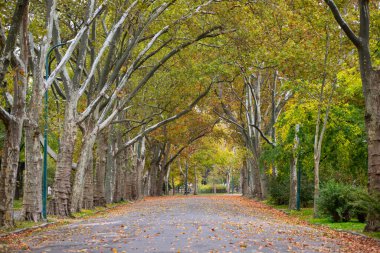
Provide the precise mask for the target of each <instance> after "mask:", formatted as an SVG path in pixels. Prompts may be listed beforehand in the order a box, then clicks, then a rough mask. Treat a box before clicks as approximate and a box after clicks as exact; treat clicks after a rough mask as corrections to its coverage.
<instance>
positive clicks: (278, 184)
mask: <svg viewBox="0 0 380 253" xmlns="http://www.w3.org/2000/svg"><path fill="white" fill-rule="evenodd" d="M289 181H290V180H289V177H288V176H280V175H279V176H277V177H271V178H270V181H269V195H270V202H271V203H272V204H274V205H288V203H289V194H290V187H289Z"/></svg>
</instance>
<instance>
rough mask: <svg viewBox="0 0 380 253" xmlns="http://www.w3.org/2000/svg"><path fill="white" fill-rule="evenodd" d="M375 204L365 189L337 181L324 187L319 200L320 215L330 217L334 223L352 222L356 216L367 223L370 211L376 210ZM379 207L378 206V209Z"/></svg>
mask: <svg viewBox="0 0 380 253" xmlns="http://www.w3.org/2000/svg"><path fill="white" fill-rule="evenodd" d="M374 203H375V202H374V201H373V199H372V197H370V196H369V195H368V193H367V191H366V190H365V189H364V188H361V187H354V186H352V185H346V184H343V183H337V182H335V181H330V182H327V183H326V184H325V185H324V186H323V188H322V189H321V192H320V196H319V199H318V207H319V211H320V213H321V214H324V215H327V216H330V217H331V219H332V220H333V221H334V222H341V221H343V222H345V221H350V219H351V218H352V217H354V216H356V217H357V218H358V220H359V221H360V222H365V219H366V217H367V213H368V210H369V209H371V208H376V207H375V206H376V204H374ZM379 206H380V204H377V208H379Z"/></svg>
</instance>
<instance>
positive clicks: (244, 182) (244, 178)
mask: <svg viewBox="0 0 380 253" xmlns="http://www.w3.org/2000/svg"><path fill="white" fill-rule="evenodd" d="M247 163H248V160H246V161H245V162H243V167H242V168H241V170H240V177H241V181H240V183H241V187H240V188H241V193H242V194H243V196H249V195H250V191H249V186H248V181H249V177H248V166H247Z"/></svg>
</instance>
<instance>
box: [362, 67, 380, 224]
mask: <svg viewBox="0 0 380 253" xmlns="http://www.w3.org/2000/svg"><path fill="white" fill-rule="evenodd" d="M369 86H370V87H369V91H368V96H367V99H366V117H365V122H366V126H367V136H368V137H367V138H368V189H369V192H370V193H371V194H374V195H375V197H376V194H377V196H379V195H380V99H379V94H380V71H379V70H377V71H375V70H373V71H372V72H371V76H370V84H369ZM365 231H380V214H379V213H376V212H374V211H372V210H371V211H370V212H369V214H368V222H367V226H366V227H365Z"/></svg>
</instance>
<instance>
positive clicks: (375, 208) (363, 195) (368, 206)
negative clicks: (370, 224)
mask: <svg viewBox="0 0 380 253" xmlns="http://www.w3.org/2000/svg"><path fill="white" fill-rule="evenodd" d="M352 205H353V209H354V213H355V215H356V217H357V218H358V220H359V221H360V222H365V220H366V218H367V215H368V213H369V212H372V213H380V195H378V194H377V195H369V194H368V192H367V191H366V190H364V189H357V191H356V194H355V200H354V201H353V203H352Z"/></svg>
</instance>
